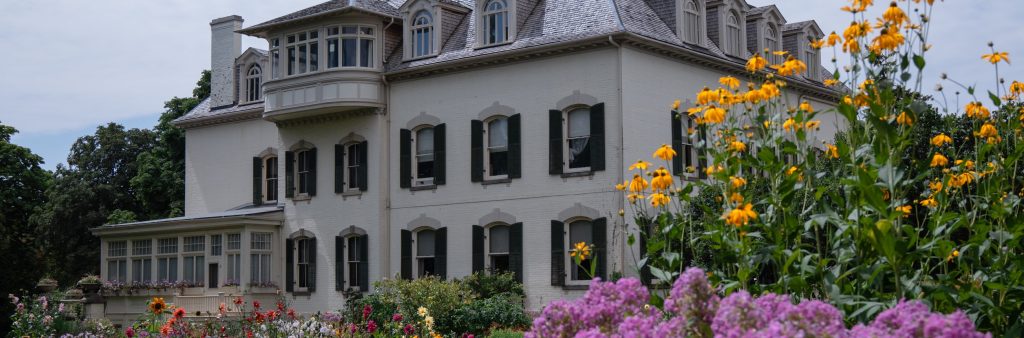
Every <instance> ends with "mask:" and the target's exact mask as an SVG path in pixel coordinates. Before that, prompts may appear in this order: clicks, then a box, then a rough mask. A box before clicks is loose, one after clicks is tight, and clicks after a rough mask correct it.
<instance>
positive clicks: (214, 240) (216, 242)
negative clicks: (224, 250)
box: [210, 235, 221, 256]
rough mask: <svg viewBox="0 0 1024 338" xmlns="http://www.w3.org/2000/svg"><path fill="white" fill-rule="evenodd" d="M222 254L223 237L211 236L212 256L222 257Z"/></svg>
mask: <svg viewBox="0 0 1024 338" xmlns="http://www.w3.org/2000/svg"><path fill="white" fill-rule="evenodd" d="M220 253H221V236H220V235H210V255H211V256H220Z"/></svg>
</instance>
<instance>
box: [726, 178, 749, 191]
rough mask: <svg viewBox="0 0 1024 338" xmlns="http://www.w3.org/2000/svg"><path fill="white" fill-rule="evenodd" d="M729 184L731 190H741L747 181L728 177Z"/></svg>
mask: <svg viewBox="0 0 1024 338" xmlns="http://www.w3.org/2000/svg"><path fill="white" fill-rule="evenodd" d="M729 184H730V185H732V187H733V189H739V188H742V187H743V186H744V185H747V179H745V178H742V177H736V176H731V177H729Z"/></svg>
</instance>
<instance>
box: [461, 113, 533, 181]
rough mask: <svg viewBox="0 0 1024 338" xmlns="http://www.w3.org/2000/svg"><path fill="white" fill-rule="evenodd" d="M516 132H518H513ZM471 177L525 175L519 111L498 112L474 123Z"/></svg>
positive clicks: (503, 177) (490, 178)
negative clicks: (500, 114)
mask: <svg viewBox="0 0 1024 338" xmlns="http://www.w3.org/2000/svg"><path fill="white" fill-rule="evenodd" d="M513 132H514V134H513ZM470 136H471V141H470V151H471V154H470V180H471V181H473V182H481V181H484V180H500V179H505V178H517V177H520V176H521V170H520V168H519V166H520V164H519V163H520V161H521V159H520V156H521V155H520V151H519V145H520V142H519V115H518V114H516V115H513V116H509V117H506V116H495V117H492V118H489V119H487V120H484V121H480V120H473V121H471V123H470Z"/></svg>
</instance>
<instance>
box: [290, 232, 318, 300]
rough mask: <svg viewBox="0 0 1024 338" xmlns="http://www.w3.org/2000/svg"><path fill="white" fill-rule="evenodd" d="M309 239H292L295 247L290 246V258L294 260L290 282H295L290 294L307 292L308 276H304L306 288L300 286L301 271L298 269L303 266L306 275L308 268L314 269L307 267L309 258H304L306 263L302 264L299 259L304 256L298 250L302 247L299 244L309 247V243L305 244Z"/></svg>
mask: <svg viewBox="0 0 1024 338" xmlns="http://www.w3.org/2000/svg"><path fill="white" fill-rule="evenodd" d="M311 239H312V237H298V238H294V239H293V240H294V241H295V245H293V246H292V250H293V251H294V252H292V257H295V259H294V260H293V261H292V280H293V281H294V282H295V286H294V287H293V290H294V291H292V292H298V293H302V292H309V280H308V277H309V276H306V277H307V280H306V286H302V284H300V281H301V280H302V278H300V277H301V276H302V269H300V267H302V266H303V265H305V267H306V272H307V273H308V272H309V269H310V268H314V269H315V268H316V267H311V266H309V263H310V262H309V261H308V260H309V257H306V260H307V261H306V262H302V261H301V260H300V259H299V258H301V257H302V256H303V255H305V254H303V253H302V250H300V248H301V247H302V246H301V245H300V243H306V244H305V245H309V243H307V242H308V241H309V240H311Z"/></svg>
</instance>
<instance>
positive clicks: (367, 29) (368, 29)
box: [359, 26, 373, 35]
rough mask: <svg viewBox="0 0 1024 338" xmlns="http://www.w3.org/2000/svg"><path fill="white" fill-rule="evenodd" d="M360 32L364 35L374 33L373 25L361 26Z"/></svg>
mask: <svg viewBox="0 0 1024 338" xmlns="http://www.w3.org/2000/svg"><path fill="white" fill-rule="evenodd" d="M359 34H362V35H373V27H366V26H363V27H359Z"/></svg>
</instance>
